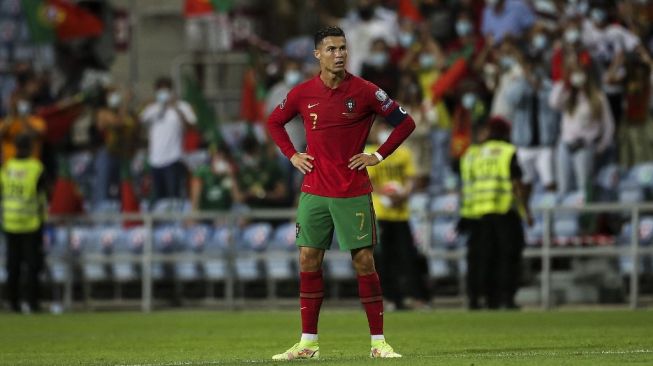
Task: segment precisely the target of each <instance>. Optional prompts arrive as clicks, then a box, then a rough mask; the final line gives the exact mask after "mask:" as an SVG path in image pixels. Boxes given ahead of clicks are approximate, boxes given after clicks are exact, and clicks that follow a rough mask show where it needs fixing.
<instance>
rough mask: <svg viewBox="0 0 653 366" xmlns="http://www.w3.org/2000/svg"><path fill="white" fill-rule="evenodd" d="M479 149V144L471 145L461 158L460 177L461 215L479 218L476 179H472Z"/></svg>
mask: <svg viewBox="0 0 653 366" xmlns="http://www.w3.org/2000/svg"><path fill="white" fill-rule="evenodd" d="M478 151H479V145H470V146H469V147H468V148H467V150H466V151H465V153H464V154H463V156H462V157H461V158H460V178H461V180H462V192H461V193H462V199H461V203H460V217H463V218H466V219H477V218H478V217H479V215H477V214H476V211H475V206H474V181H473V180H472V164H473V162H474V159H475V158H476V155H477V154H478Z"/></svg>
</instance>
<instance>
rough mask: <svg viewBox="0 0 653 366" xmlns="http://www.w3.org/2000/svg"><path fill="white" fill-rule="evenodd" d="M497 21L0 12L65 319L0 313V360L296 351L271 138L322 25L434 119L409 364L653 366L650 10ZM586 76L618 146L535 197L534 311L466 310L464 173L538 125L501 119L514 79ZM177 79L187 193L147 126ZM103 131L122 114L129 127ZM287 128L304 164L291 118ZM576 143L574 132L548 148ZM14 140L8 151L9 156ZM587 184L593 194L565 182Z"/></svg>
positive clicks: (542, 11) (629, 4) (276, 4)
mask: <svg viewBox="0 0 653 366" xmlns="http://www.w3.org/2000/svg"><path fill="white" fill-rule="evenodd" d="M496 3H497V1H483V0H460V1H452V0H328V1H327V0H111V1H108V0H107V1H102V0H79V1H76V0H0V96H1V98H2V103H1V104H0V117H1V118H2V120H3V123H5V122H6V121H8V120H10V118H11V116H12V115H14V114H16V113H17V109H16V107H17V101H18V100H19V99H21V100H26V101H28V102H29V106H30V107H31V108H29V110H28V111H23V112H24V113H27V114H29V115H30V116H31V117H33V118H35V119H39V120H41V121H43V123H44V124H45V126H46V129H45V132H44V134H43V135H42V139H41V141H40V142H41V159H42V160H43V162H44V164H45V167H46V175H47V182H48V198H49V208H48V209H49V217H48V222H47V225H46V226H45V228H44V250H45V253H46V265H45V271H44V273H43V274H42V275H43V276H42V281H43V282H42V288H41V293H42V297H43V301H44V305H46V307H45V310H46V311H50V312H52V313H54V314H61V313H64V315H62V316H49V315H38V316H31V317H26V316H12V315H6V314H4V313H0V324H2V325H1V326H0V355H2V356H1V357H0V364H7V365H18V364H20V365H40V364H53V365H55V364H56V365H69V364H94V365H106V364H112V365H115V364H121V365H146V364H147V365H186V364H189V365H190V364H192V365H201V364H207V365H209V364H210V365H215V364H219V365H222V364H225V365H226V364H239V363H243V362H245V363H249V362H261V360H262V359H268V357H269V355H271V354H273V353H276V352H277V351H279V348H278V347H279V345H280V344H286V343H288V342H290V341H292V340H294V339H295V338H296V329H297V328H298V322H299V319H298V317H297V316H296V312H295V310H296V305H297V300H296V298H297V292H298V278H297V258H296V256H297V255H296V249H295V247H294V238H295V225H294V222H293V214H294V211H293V207H294V204H295V199H296V196H297V193H298V187H299V179H300V177H299V176H298V174H297V173H296V172H294V170H293V169H292V167H291V166H290V165H289V164H288V162H287V161H286V159H285V158H283V157H282V156H281V155H280V154H279V153H278V152H277V150H276V148H274V147H273V144H271V142H270V140H269V138H268V136H267V134H266V132H265V128H264V121H265V118H266V116H267V114H269V112H270V111H271V110H272V108H274V107H275V106H276V105H277V104H278V103H280V102H281V100H283V98H284V96H285V93H286V92H287V90H289V88H290V87H291V86H292V85H294V84H296V83H298V82H299V81H301V80H305V79H307V78H309V77H311V76H312V75H314V74H315V72H316V70H317V65H316V63H315V62H314V60H313V56H312V49H313V44H312V43H313V41H312V34H313V32H314V31H315V30H316V29H317V28H318V27H320V26H322V25H325V24H337V25H340V26H342V27H343V28H344V29H345V32H346V34H347V38H348V45H349V49H350V55H349V57H350V65H349V71H351V72H353V73H356V74H359V75H362V76H364V77H366V78H368V79H369V80H371V81H373V82H375V83H377V84H378V85H380V86H381V87H383V88H384V89H385V90H386V91H387V92H388V93H389V94H390V96H391V97H393V98H395V99H397V100H398V101H399V102H401V103H402V104H403V105H404V106H405V107H406V108H407V109H409V110H410V112H411V114H412V115H413V116H414V117H415V119H416V122H417V124H418V129H417V130H416V131H415V133H414V135H413V136H412V137H411V140H410V141H409V142H408V146H409V147H410V149H411V151H412V152H413V154H414V155H415V160H416V164H417V166H418V177H417V178H418V180H417V182H418V184H417V187H416V189H415V191H414V192H413V193H412V195H411V198H410V201H409V205H410V208H411V225H412V229H413V235H414V237H415V239H416V243H417V245H418V249H419V251H420V253H422V254H423V256H424V258H425V259H426V261H425V262H426V263H425V264H424V267H425V268H424V276H425V277H424V279H425V281H426V283H427V284H428V287H429V290H430V297H429V298H427V299H425V300H426V301H425V302H424V303H421V302H415V303H414V304H415V305H417V304H419V305H420V306H419V307H417V306H415V310H419V311H410V312H388V314H387V315H386V321H387V325H386V329H387V330H388V333H389V336H390V337H391V339H392V342H393V344H394V345H395V346H396V347H397V349H398V350H400V351H401V352H402V353H404V354H405V355H406V356H407V357H405V358H404V359H403V360H402V361H398V362H399V363H401V362H404V363H405V364H411V365H422V364H423V365H431V364H447V365H457V364H461V365H463V364H464V365H469V364H487V365H509V364H515V365H516V364H519V365H530V364H533V365H535V364H537V365H548V364H550V365H559V364H574V365H597V364H623V363H628V362H632V363H636V364H651V363H653V359H652V358H651V354H652V353H653V350H651V344H650V340H651V339H653V338H652V337H653V334H652V333H651V327H650V324H651V312H650V310H649V309H646V308H648V307H650V304H651V299H652V298H653V297H652V295H653V202H651V199H652V198H653V150H651V149H650V147H651V146H653V144H652V143H653V130H652V129H651V126H653V119H652V118H651V117H652V116H653V93H651V84H653V76H652V75H653V74H652V73H651V69H652V68H653V62H651V57H650V54H651V51H652V49H653V2H651V1H650V0H648V1H647V0H621V1H598V0H597V1H594V0H592V1H587V0H577V1H563V0H507V1H506V2H503V1H499V2H498V3H499V4H498V6H500V7H501V6H504V7H505V8H503V9H504V10H505V9H509V11H507V10H506V11H505V13H502V12H503V11H504V10H502V11H501V13H502V14H503V15H502V16H500V17H499V18H500V19H496V18H492V16H491V15H487V13H488V12H490V11H491V7H494V6H497V4H496ZM486 17H490V18H492V19H486ZM570 59H571V60H576V61H577V62H578V63H579V64H580V65H581V68H582V69H583V70H584V72H585V73H586V75H587V78H588V79H592V80H594V81H595V82H596V83H597V85H601V86H600V90H601V93H605V96H606V97H607V98H608V100H609V101H610V106H611V114H612V121H613V124H614V127H615V132H614V134H612V136H608V137H609V140H608V141H609V146H608V147H607V148H606V149H605V150H604V151H603V152H602V153H600V154H596V155H593V158H592V161H591V162H590V164H589V165H590V166H591V167H590V168H588V169H585V168H580V169H578V171H573V170H567V171H561V172H558V171H555V172H551V174H552V175H554V180H555V181H556V182H558V183H559V184H558V189H557V190H550V189H549V190H547V189H546V188H547V187H545V186H544V185H543V184H542V182H541V181H538V180H537V179H536V181H535V182H534V189H533V195H532V197H531V203H532V207H533V209H534V212H535V216H536V217H535V219H536V220H535V221H536V222H535V225H534V226H533V227H531V228H526V233H527V248H526V250H525V252H524V261H523V266H522V267H523V269H522V272H523V273H522V282H521V285H520V290H519V292H518V295H517V302H518V304H519V305H520V306H521V307H522V309H524V310H525V311H522V312H478V313H472V312H467V311H465V310H464V309H465V307H466V300H465V276H466V263H465V238H464V237H461V236H459V235H458V233H457V232H456V230H455V227H456V222H457V220H458V209H459V200H460V198H459V195H460V193H459V191H460V179H459V177H458V175H457V173H456V169H455V167H456V165H457V163H456V162H457V160H458V159H459V158H460V156H461V155H462V153H463V152H464V150H465V148H466V147H467V146H468V145H469V144H470V141H471V139H472V137H471V136H472V134H473V131H475V130H476V128H477V127H478V126H480V125H482V124H483V123H484V121H485V120H486V119H487V117H488V116H491V115H497V114H501V115H503V116H504V117H506V118H508V119H509V120H511V119H513V118H510V117H514V118H515V120H516V118H517V117H515V116H517V115H518V113H517V111H518V110H520V107H519V106H513V107H505V105H506V103H503V104H502V98H504V96H503V95H504V92H506V90H515V89H514V88H515V84H511V83H514V82H516V81H515V80H516V78H517V77H516V76H515V75H521V74H519V73H520V72H521V71H520V69H519V68H517V67H516V65H517V66H521V67H522V68H524V67H523V66H524V65H532V66H533V67H534V68H535V69H538V70H540V71H541V70H544V72H543V75H544V76H542V77H543V78H544V79H546V80H549V81H551V82H563V83H565V82H567V83H568V82H570V75H569V73H568V72H566V71H565V68H566V67H567V66H566V65H567V62H568V60H570ZM511 61H512V62H511ZM516 61H517V62H516ZM161 77H169V78H170V79H171V80H172V82H173V89H174V91H175V94H176V95H177V96H178V98H179V99H183V100H185V101H187V102H188V103H189V105H190V106H191V107H192V109H193V110H194V114H195V115H196V117H197V123H196V125H195V126H194V127H193V128H187V129H185V130H184V135H183V139H182V140H181V143H182V144H183V153H182V155H181V156H180V160H179V164H178V170H177V171H176V172H177V173H176V175H175V177H176V179H175V182H176V183H177V184H178V186H179V190H178V191H177V192H175V194H174V196H173V197H160V196H157V194H156V192H155V191H154V190H153V185H155V183H156V182H154V180H155V179H157V178H156V177H154V176H153V174H152V167H151V166H150V164H149V160H148V154H147V151H148V147H150V146H151V145H150V143H151V142H150V141H149V135H148V128H147V126H146V124H143V123H141V121H140V119H141V114H140V113H141V111H142V110H143V109H144V108H145V107H146V106H147V105H148V104H149V103H153V100H154V98H155V97H156V96H157V93H156V91H155V90H154V88H153V85H154V84H155V82H156V80H157V79H159V78H161ZM544 89H546V87H545V86H543V87H542V90H544ZM544 103H545V104H546V101H544ZM502 108H503V109H502ZM506 108H507V109H506ZM117 109H120V110H121V112H120V113H117V112H116V110H117ZM521 111H522V112H523V110H521ZM107 113H109V115H110V116H114V117H116V116H118V117H116V118H117V119H116V120H117V121H118V122H117V124H116V125H115V126H114V127H112V128H107V127H106V125H104V124H103V122H102V119H103V118H104V117H103V116H105V117H106V116H107ZM111 113H113V114H111ZM515 120H512V122H513V125H514V124H515V123H516V122H515ZM553 121H554V122H555V124H556V126H557V125H558V124H559V123H560V116H559V115H555V116H554V117H553ZM289 132H290V133H291V135H292V136H293V142H295V143H296V144H297V145H298V146H301V145H302V140H301V126H300V125H299V124H298V123H297V122H296V121H295V122H293V123H291V124H290V127H289ZM513 137H514V136H513ZM561 137H562V135H561V132H560V131H559V129H556V135H555V136H553V138H554V142H553V143H552V144H551V145H552V146H549V147H551V148H552V149H555V148H556V145H557V144H558V143H559V141H560V139H561ZM581 138H582V136H581ZM11 143H12V141H11V140H8V138H7V137H6V136H3V137H2V144H3V152H4V151H5V145H10V144H11ZM163 148H164V149H165V146H164V147H163ZM547 159H549V163H550V164H551V165H560V164H559V163H560V162H559V161H557V160H556V159H557V157H555V156H554V154H552V156H549V157H548V158H547ZM217 161H222V162H226V163H227V166H228V168H225V167H224V166H222V168H219V167H218V165H219V164H216V162H217ZM223 165H224V164H223ZM218 171H222V173H220V174H222V176H221V178H220V179H217V178H215V177H216V176H218V175H219V174H217V172H218ZM224 171H228V172H231V173H230V175H228V176H227V177H225V176H224ZM574 174H576V179H577V180H578V179H581V181H582V179H584V180H585V181H587V185H586V186H584V187H579V186H578V185H576V187H575V188H574V186H573V185H572V186H567V185H563V184H561V182H562V181H566V180H567V179H569V178H570V176H572V175H574ZM578 174H584V176H583V177H578ZM540 179H541V177H540ZM234 187H235V188H234ZM561 187H562V188H561ZM0 238H1V239H0V261H1V262H2V263H3V266H2V267H1V268H0V295H2V296H3V298H4V293H5V292H6V284H5V283H6V276H7V273H6V270H5V267H4V261H5V258H4V257H5V250H6V247H5V243H4V237H1V236H0ZM334 246H336V247H337V243H334ZM325 267H326V268H325V270H326V281H327V282H326V287H327V295H326V303H325V308H326V309H327V311H325V312H324V314H323V316H322V322H321V330H323V331H324V332H323V336H322V337H321V340H322V346H323V348H324V352H323V354H322V356H323V358H327V359H328V360H327V361H326V362H327V363H328V364H334V365H335V364H338V365H354V364H360V363H361V362H363V359H364V357H365V355H366V351H367V350H366V347H367V345H366V342H362V341H361V343H360V345H358V344H357V343H356V342H357V340H365V339H366V338H365V334H364V333H365V326H364V324H363V323H364V319H363V315H362V313H361V312H360V311H358V307H359V305H358V296H357V292H356V280H355V275H354V272H353V269H352V268H351V265H350V260H349V255H348V254H347V253H339V252H338V251H337V250H334V251H331V252H329V253H328V255H327V260H326V263H325ZM579 307H581V308H582V309H584V310H577V308H579ZM333 308H337V309H339V310H338V311H331V310H332V309H333ZM568 308H571V309H573V310H572V311H569V312H567V311H565V312H559V311H550V312H540V311H539V310H540V309H544V310H550V309H568ZM587 308H590V309H591V310H590V311H587ZM640 308H645V310H643V311H632V310H634V309H640ZM179 309H183V310H184V311H178V310H179ZM189 309H192V311H187V310H189ZM207 309H210V310H213V309H227V310H247V311H243V312H230V313H218V312H211V313H207V312H205V310H207ZM597 309H598V310H600V311H596V310H597ZM615 309H617V310H615ZM107 310H110V311H116V310H136V311H138V312H136V313H135V312H126V311H121V312H117V313H107V312H105V311H107ZM288 310H290V311H288ZM388 310H391V309H388ZM531 310H535V311H531ZM140 311H142V312H153V314H150V315H149V316H143V315H141V314H140V313H139V312H140ZM225 315H226V316H225ZM272 334H274V336H271V335H272ZM336 335H338V336H337V337H336ZM343 335H344V336H343ZM252 344H253V345H254V349H252Z"/></svg>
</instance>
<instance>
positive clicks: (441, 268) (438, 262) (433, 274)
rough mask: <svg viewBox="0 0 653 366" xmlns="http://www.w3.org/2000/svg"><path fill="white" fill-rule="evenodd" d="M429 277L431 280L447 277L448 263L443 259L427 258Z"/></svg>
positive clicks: (448, 272)
mask: <svg viewBox="0 0 653 366" xmlns="http://www.w3.org/2000/svg"><path fill="white" fill-rule="evenodd" d="M428 263H429V277H430V278H432V279H440V278H446V277H449V275H450V271H449V269H450V268H449V263H447V261H446V260H444V259H438V258H429V259H428Z"/></svg>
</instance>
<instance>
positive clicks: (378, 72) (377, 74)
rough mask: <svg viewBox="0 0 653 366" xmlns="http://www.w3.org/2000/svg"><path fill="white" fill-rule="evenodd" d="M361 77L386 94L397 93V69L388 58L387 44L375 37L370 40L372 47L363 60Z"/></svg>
mask: <svg viewBox="0 0 653 366" xmlns="http://www.w3.org/2000/svg"><path fill="white" fill-rule="evenodd" d="M361 77H362V78H363V79H365V80H368V81H369V82H371V83H374V84H375V85H377V86H378V87H379V88H381V89H383V90H385V91H386V93H388V95H397V94H396V93H397V84H398V83H399V70H398V68H397V66H396V65H395V64H393V63H392V62H391V60H390V52H389V49H388V44H387V43H386V42H385V41H384V40H383V39H382V38H377V39H375V40H374V41H372V49H371V52H370V54H369V56H368V57H367V59H366V60H365V61H363V69H362V71H361Z"/></svg>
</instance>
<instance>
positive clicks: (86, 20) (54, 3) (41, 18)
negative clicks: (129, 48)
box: [21, 0, 104, 43]
mask: <svg viewBox="0 0 653 366" xmlns="http://www.w3.org/2000/svg"><path fill="white" fill-rule="evenodd" d="M21 5H22V10H23V14H24V15H25V19H26V21H27V26H28V28H29V31H30V36H31V39H32V41H33V42H35V43H50V42H54V41H55V40H61V41H70V40H74V39H79V38H88V37H96V36H99V35H100V34H101V33H102V30H103V29H104V26H103V24H102V21H101V20H100V19H98V17H97V16H95V14H93V13H91V12H90V11H88V10H86V9H83V8H81V7H79V6H77V5H76V4H74V3H72V2H70V1H67V0H22V1H21Z"/></svg>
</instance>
